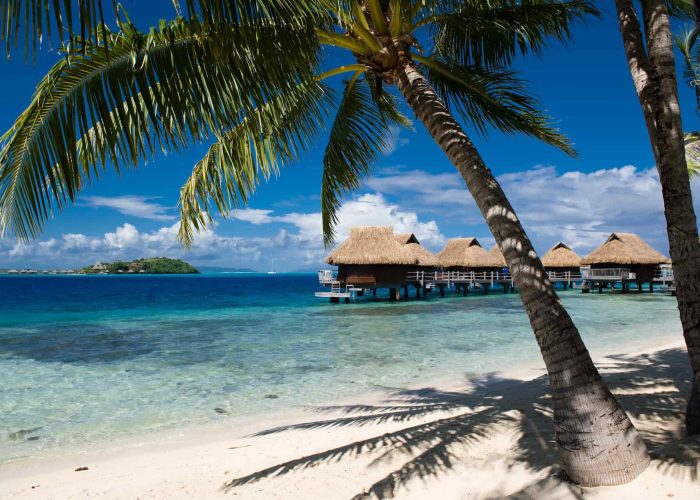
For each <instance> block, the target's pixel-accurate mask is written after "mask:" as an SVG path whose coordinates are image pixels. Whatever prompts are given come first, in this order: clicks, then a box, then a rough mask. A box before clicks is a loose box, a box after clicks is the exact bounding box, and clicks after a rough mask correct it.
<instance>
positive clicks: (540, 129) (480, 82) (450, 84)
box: [414, 55, 576, 156]
mask: <svg viewBox="0 0 700 500" xmlns="http://www.w3.org/2000/svg"><path fill="white" fill-rule="evenodd" d="M414 57H415V59H416V60H417V61H419V62H420V63H422V65H423V66H424V68H425V70H426V75H427V78H428V80H429V81H430V82H431V84H432V85H433V87H434V88H435V90H436V92H437V93H438V95H440V97H441V98H442V99H443V100H444V101H445V102H446V103H447V105H448V107H450V108H451V109H452V110H453V111H455V112H456V113H457V114H458V115H459V116H460V117H461V118H462V120H463V121H464V122H465V123H467V124H471V125H473V126H474V128H475V129H476V130H477V131H478V132H479V133H481V134H485V133H486V132H487V128H488V127H489V126H491V127H495V128H496V129H498V130H500V131H502V132H507V133H515V132H522V133H524V134H527V135H530V136H533V137H536V138H538V139H540V140H541V141H544V142H546V143H548V144H551V145H552V146H555V147H557V148H559V149H561V150H562V151H564V152H565V153H567V154H569V155H572V156H575V154H576V153H575V152H574V149H573V147H572V145H571V143H570V142H569V141H568V139H567V138H566V137H565V136H563V135H562V134H560V133H559V131H558V130H556V129H555V128H553V127H552V126H551V125H550V120H549V118H548V117H547V116H545V115H544V114H543V113H542V111H541V110H540V107H539V103H538V102H537V100H536V99H535V98H533V97H532V96H531V95H529V94H528V93H527V92H526V89H525V82H523V81H522V80H521V79H519V78H518V77H517V75H516V73H515V72H513V71H508V70H495V69H490V70H487V69H485V68H465V67H463V66H462V65H460V64H459V63H457V62H454V61H450V60H448V59H445V58H441V57H439V56H437V55H434V56H432V57H420V56H417V57H416V56H414Z"/></svg>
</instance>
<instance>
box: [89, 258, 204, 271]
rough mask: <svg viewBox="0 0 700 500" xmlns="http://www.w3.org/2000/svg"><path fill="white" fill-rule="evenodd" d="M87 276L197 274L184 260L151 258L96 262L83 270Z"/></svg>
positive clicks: (195, 269)
mask: <svg viewBox="0 0 700 500" xmlns="http://www.w3.org/2000/svg"><path fill="white" fill-rule="evenodd" d="M83 271H85V272H86V273H87V274H198V273H199V271H198V270H197V268H195V267H193V266H192V265H190V264H188V263H187V262H185V261H184V260H180V259H169V258H167V257H152V258H149V259H136V260H132V261H129V262H127V261H121V260H118V261H115V262H106V263H103V262H97V263H95V264H94V265H92V266H88V267H85V268H83Z"/></svg>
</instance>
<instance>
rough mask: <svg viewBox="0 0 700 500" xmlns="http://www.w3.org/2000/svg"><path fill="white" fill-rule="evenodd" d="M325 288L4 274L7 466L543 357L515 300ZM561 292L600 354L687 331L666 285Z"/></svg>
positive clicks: (0, 372)
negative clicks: (353, 297) (333, 298)
mask: <svg viewBox="0 0 700 500" xmlns="http://www.w3.org/2000/svg"><path fill="white" fill-rule="evenodd" d="M316 290H319V286H318V283H317V280H316V276H315V275H285V274H278V275H272V276H270V275H266V274H265V275H246V274H238V275H230V274H229V275H227V274H221V275H198V276H41V277H28V276H17V277H0V294H1V297H2V299H1V300H0V462H2V461H5V460H13V459H16V458H19V457H23V456H29V455H34V454H37V453H43V452H46V451H48V450H56V449H62V448H65V447H79V446H81V445H84V444H86V443H92V442H96V441H104V440H111V439H116V438H119V437H123V436H130V435H136V434H139V433H143V432H151V431H155V430H158V429H163V428H173V427H177V426H181V425H190V424H193V423H201V422H212V421H223V420H225V419H235V418H236V417H240V416H251V415H257V414H262V413H266V412H271V411H280V410H284V409H285V408H290V407H295V406H299V405H310V404H322V403H324V402H329V401H333V400H334V399H337V398H341V397H350V396H353V395H356V394H360V393H364V392H367V391H370V390H375V389H378V388H385V387H401V386H402V385H406V384H410V383H416V382H417V381H423V380H428V381H429V380H431V379H435V378H444V377H448V376H455V377H459V376H463V375H464V374H465V373H469V374H476V373H484V372H489V371H494V370H500V369H504V368H508V367H513V366H517V364H519V363H530V362H533V361H537V360H538V359H539V353H538V350H537V345H536V343H535V341H534V338H533V336H532V332H531V330H530V327H529V323H528V321H527V317H526V315H525V313H524V311H523V308H522V305H521V303H520V300H519V298H518V296H517V295H514V294H509V295H502V294H499V293H494V294H492V295H489V296H478V295H472V296H470V297H466V298H465V297H447V298H444V299H440V298H439V297H437V296H435V297H431V298H430V299H425V300H420V301H415V300H413V301H409V302H401V303H389V302H387V301H384V300H373V299H371V298H366V299H365V300H363V301H362V302H360V303H356V304H329V303H327V302H326V301H325V300H320V299H316V298H315V297H314V296H313V292H314V291H316ZM562 297H563V299H564V302H565V304H566V306H567V309H568V310H569V311H570V313H571V314H572V316H573V318H574V320H575V321H576V323H577V325H578V326H579V328H580V330H581V332H582V334H583V335H584V339H585V341H586V343H587V345H588V346H589V347H590V348H593V349H595V348H601V347H609V346H620V349H625V348H629V347H630V346H631V345H634V343H636V342H638V343H642V342H648V341H649V340H650V339H654V338H657V337H660V336H668V335H672V334H674V333H675V332H678V334H679V335H680V324H679V321H678V317H677V316H678V314H677V310H676V306H675V299H673V298H671V297H666V296H664V295H663V294H654V295H649V294H641V295H637V294H630V295H612V294H602V295H598V294H587V295H583V294H581V293H580V291H569V292H565V293H563V294H562ZM23 431H31V432H23Z"/></svg>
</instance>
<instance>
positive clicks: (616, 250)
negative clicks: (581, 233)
mask: <svg viewBox="0 0 700 500" xmlns="http://www.w3.org/2000/svg"><path fill="white" fill-rule="evenodd" d="M667 262H669V259H668V258H667V257H665V256H663V255H662V254H660V253H659V252H657V251H656V250H654V249H653V248H651V247H650V246H649V245H648V244H647V243H646V242H645V241H644V240H643V239H641V238H640V237H639V236H637V235H636V234H632V233H612V234H611V235H610V236H609V237H608V239H607V240H606V241H605V243H603V244H602V245H600V246H599V247H598V248H596V249H595V250H593V251H592V252H591V253H590V254H588V255H587V256H586V257H584V258H583V259H581V264H582V265H591V264H618V265H633V264H666V263H667Z"/></svg>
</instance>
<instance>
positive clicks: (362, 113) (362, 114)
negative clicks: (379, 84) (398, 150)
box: [321, 72, 410, 246]
mask: <svg viewBox="0 0 700 500" xmlns="http://www.w3.org/2000/svg"><path fill="white" fill-rule="evenodd" d="M360 75H361V72H357V73H356V74H355V75H354V76H353V78H351V79H350V80H349V81H348V82H347V83H346V85H345V91H344V93H343V97H342V100H341V102H340V105H339V106H338V111H337V113H336V115H335V119H334V121H333V126H332V127H331V131H330V136H329V138H328V144H327V145H326V152H325V154H324V156H323V177H322V180H321V216H322V219H323V241H324V244H325V245H326V246H329V245H331V244H332V243H333V241H334V237H335V229H334V228H335V225H336V224H337V223H338V216H337V210H338V208H340V204H341V200H342V197H343V195H344V194H345V193H347V192H348V191H351V190H353V189H357V188H358V187H359V186H360V182H361V180H362V179H363V178H364V177H365V176H366V175H367V174H368V173H369V171H370V169H371V167H372V164H373V163H374V162H375V161H376V159H377V157H378V156H379V155H380V154H381V152H382V151H385V150H386V149H387V147H388V146H389V141H390V139H391V133H392V131H391V127H393V126H410V121H409V120H408V119H407V118H406V117H405V116H403V115H402V114H401V113H400V111H399V110H398V108H397V107H396V102H395V101H394V99H393V98H392V96H390V95H389V94H387V93H386V92H385V91H383V90H377V89H376V86H375V85H373V83H372V82H367V81H366V80H365V81H363V80H362V79H361V77H360Z"/></svg>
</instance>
